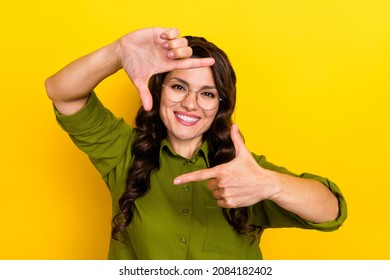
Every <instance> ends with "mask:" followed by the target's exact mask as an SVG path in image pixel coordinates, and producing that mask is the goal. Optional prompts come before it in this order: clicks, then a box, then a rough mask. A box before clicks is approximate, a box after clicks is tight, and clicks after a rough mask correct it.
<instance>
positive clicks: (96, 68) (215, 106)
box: [46, 28, 346, 259]
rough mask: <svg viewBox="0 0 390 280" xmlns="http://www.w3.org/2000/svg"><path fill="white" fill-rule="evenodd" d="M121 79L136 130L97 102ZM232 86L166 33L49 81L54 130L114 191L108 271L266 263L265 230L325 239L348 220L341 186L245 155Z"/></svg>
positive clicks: (216, 64) (231, 77)
mask: <svg viewBox="0 0 390 280" xmlns="http://www.w3.org/2000/svg"><path fill="white" fill-rule="evenodd" d="M121 68H123V69H124V70H125V71H126V72H127V74H128V75H129V77H130V79H131V80H132V81H133V83H134V84H135V86H136V87H137V89H138V91H139V94H140V97H141V101H142V104H143V108H140V110H139V112H138V114H137V117H136V127H135V128H131V127H129V126H128V125H127V124H126V123H124V121H123V120H121V119H117V118H115V117H114V116H113V115H112V114H111V112H110V111H108V110H107V109H106V108H104V107H103V105H102V104H101V103H100V102H99V100H98V99H97V97H96V95H95V93H94V92H93V90H94V88H95V87H96V86H97V85H98V84H99V83H100V82H101V81H102V80H103V79H105V78H106V77H108V76H109V75H112V74H114V73H115V72H117V71H118V70H119V69H121ZM149 80H150V83H149V87H147V83H148V82H149ZM235 83H236V77H235V73H234V71H233V69H232V67H231V65H230V62H229V60H228V58H227V56H226V55H225V53H224V52H223V51H222V50H220V49H219V48H218V47H216V46H215V45H214V44H212V43H210V42H207V41H206V40H205V39H203V38H198V37H186V38H180V37H178V31H177V30H176V29H169V30H163V29H159V28H155V29H143V30H139V31H136V32H133V33H130V34H127V35H126V36H124V37H122V38H120V39H119V40H118V41H116V42H114V43H112V44H110V45H108V46H106V47H104V48H102V49H100V50H97V51H95V52H93V53H91V54H89V55H87V56H84V57H82V58H79V59H78V60H76V61H74V62H72V63H71V64H69V65H68V66H66V67H65V68H63V69H62V70H60V71H59V72H58V73H56V74H55V75H53V76H52V77H50V78H49V79H48V80H47V81H46V88H47V93H48V96H49V97H50V98H51V100H52V101H53V104H54V106H55V108H56V116H57V120H58V121H59V123H60V125H61V126H62V127H63V128H64V129H65V130H66V131H67V132H68V133H69V135H70V137H71V138H72V140H73V141H74V142H75V144H76V145H77V146H78V147H79V148H80V149H81V150H83V151H84V152H86V153H87V154H88V156H89V157H90V159H91V161H92V163H93V164H94V165H95V167H96V168H97V169H98V170H99V172H100V173H101V175H102V176H103V178H104V180H105V182H106V183H107V185H108V187H109V189H110V191H111V196H112V207H113V215H114V218H113V229H112V239H111V243H110V251H109V258H110V259H261V258H262V255H261V251H260V249H259V246H258V244H259V242H260V237H261V234H262V232H263V230H264V229H266V228H270V227H299V228H307V229H317V230H322V231H330V230H335V229H337V228H338V227H339V226H340V225H341V224H342V222H343V221H344V220H345V218H346V205H345V201H344V199H343V197H342V195H341V193H340V191H339V189H338V188H337V186H336V185H335V184H333V183H332V182H330V181H328V180H327V179H325V178H321V177H319V176H315V175H311V174H308V173H303V174H301V175H299V176H297V175H295V174H292V173H291V172H289V171H287V170H286V169H284V168H281V167H278V166H275V165H273V164H271V163H269V162H267V161H266V159H265V157H264V156H257V155H254V154H251V153H250V152H249V151H248V150H247V149H246V147H245V144H244V142H243V139H242V138H241V135H240V133H239V131H238V128H237V126H236V125H233V124H232V121H231V116H232V113H233V110H234V106H235V98H236V96H235V94H236V87H235Z"/></svg>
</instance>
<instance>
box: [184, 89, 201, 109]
mask: <svg viewBox="0 0 390 280" xmlns="http://www.w3.org/2000/svg"><path fill="white" fill-rule="evenodd" d="M181 106H182V107H184V108H186V109H187V110H189V111H191V110H196V109H198V106H199V105H198V101H197V92H196V91H193V90H190V91H189V92H188V94H187V96H186V98H184V100H183V101H182V102H181Z"/></svg>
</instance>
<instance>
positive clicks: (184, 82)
mask: <svg viewBox="0 0 390 280" xmlns="http://www.w3.org/2000/svg"><path fill="white" fill-rule="evenodd" d="M172 80H176V81H178V82H180V83H183V84H185V85H186V86H187V87H190V84H189V83H188V82H187V81H186V80H183V79H181V78H178V77H172V78H171V79H169V80H168V81H172ZM204 89H217V87H216V86H202V87H201V88H200V89H198V91H199V90H204Z"/></svg>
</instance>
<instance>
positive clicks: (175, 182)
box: [173, 179, 181, 185]
mask: <svg viewBox="0 0 390 280" xmlns="http://www.w3.org/2000/svg"><path fill="white" fill-rule="evenodd" d="M173 183H174V184H175V185H180V183H181V180H180V179H175V180H173Z"/></svg>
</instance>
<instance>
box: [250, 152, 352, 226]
mask: <svg viewBox="0 0 390 280" xmlns="http://www.w3.org/2000/svg"><path fill="white" fill-rule="evenodd" d="M253 156H254V158H255V160H256V161H257V162H258V164H259V165H260V166H262V167H263V168H266V169H269V170H273V171H276V172H279V173H283V174H289V175H291V176H296V177H300V178H306V179H313V180H316V181H318V182H320V183H322V184H323V185H325V186H326V187H328V188H329V190H330V191H331V192H332V193H333V194H334V195H335V196H336V197H337V199H338V202H339V216H338V218H337V219H336V220H335V221H330V222H325V223H312V222H309V221H306V220H304V219H302V218H301V217H299V216H298V215H296V214H294V213H292V212H289V211H287V210H285V209H283V208H282V207H280V206H279V205H277V204H276V203H274V202H272V201H269V200H265V201H262V202H260V203H258V204H257V205H255V212H261V213H258V215H259V214H260V215H259V216H262V217H263V219H264V220H265V225H263V226H265V227H269V228H282V227H297V228H303V229H316V230H320V231H333V230H336V229H338V228H339V227H340V226H341V225H342V224H343V223H344V221H345V219H346V218H347V204H346V201H345V198H344V196H343V195H342V193H341V191H340V189H339V188H338V186H337V185H336V184H335V183H333V182H332V181H330V180H328V179H327V178H323V177H320V176H317V175H314V174H310V173H302V174H300V175H297V174H295V173H292V172H290V171H289V170H287V169H286V168H284V167H280V166H277V165H274V164H272V163H270V162H268V161H267V160H266V158H265V156H257V155H254V154H253Z"/></svg>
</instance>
